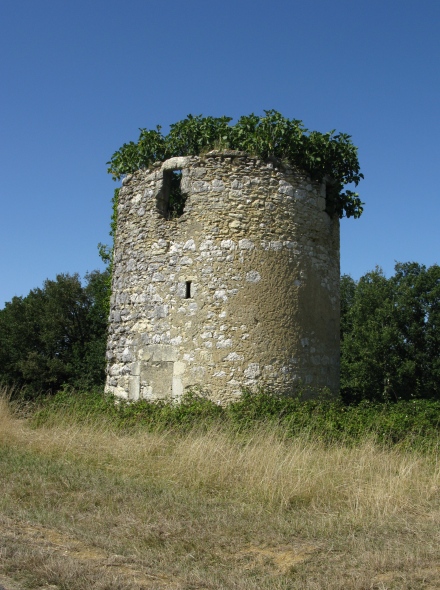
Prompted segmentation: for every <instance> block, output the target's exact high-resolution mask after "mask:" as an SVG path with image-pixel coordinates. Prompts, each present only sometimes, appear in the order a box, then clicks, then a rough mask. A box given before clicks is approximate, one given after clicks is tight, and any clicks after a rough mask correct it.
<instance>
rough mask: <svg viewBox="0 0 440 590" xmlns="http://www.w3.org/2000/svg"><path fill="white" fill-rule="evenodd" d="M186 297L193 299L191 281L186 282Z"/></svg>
mask: <svg viewBox="0 0 440 590" xmlns="http://www.w3.org/2000/svg"><path fill="white" fill-rule="evenodd" d="M185 299H191V281H186V284H185Z"/></svg>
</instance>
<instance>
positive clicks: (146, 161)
mask: <svg viewBox="0 0 440 590" xmlns="http://www.w3.org/2000/svg"><path fill="white" fill-rule="evenodd" d="M264 113H265V115H264V116H263V117H259V116H258V115H254V114H251V115H247V116H243V117H240V118H239V119H238V121H237V123H236V124H235V125H230V124H229V123H230V121H231V120H232V119H231V117H202V115H197V116H193V115H188V117H187V118H186V119H183V120H182V121H179V122H178V123H173V124H172V125H170V132H169V133H168V135H162V133H161V127H160V126H159V125H158V126H157V127H156V129H140V135H139V139H138V141H137V142H136V143H135V142H133V141H131V142H130V143H124V145H123V146H122V147H121V148H120V149H119V150H118V151H116V152H115V153H114V154H113V156H112V157H111V159H110V161H109V162H107V164H108V165H109V167H108V172H109V173H110V174H112V175H113V179H114V180H120V178H121V177H122V176H124V175H125V174H129V173H132V172H135V171H136V170H139V169H142V168H148V167H149V166H151V165H152V164H153V163H154V162H158V161H162V160H166V159H168V158H172V157H174V156H188V155H194V156H197V155H199V154H201V153H204V152H206V151H209V150H210V149H232V150H240V151H244V152H247V153H249V154H251V155H256V156H259V157H261V158H263V159H265V158H276V159H278V160H282V161H287V162H291V163H293V164H296V165H297V166H299V167H300V168H302V169H304V170H306V171H307V172H309V174H310V175H311V177H312V178H313V179H314V180H318V181H319V182H321V181H325V182H326V183H327V212H328V213H330V214H333V213H336V214H337V215H339V217H344V216H346V217H355V218H356V217H360V215H361V214H362V211H363V207H362V206H363V203H362V201H361V200H360V198H359V195H358V194H357V193H355V192H353V191H352V190H349V189H345V190H344V187H345V186H346V185H350V184H353V185H354V186H357V185H358V184H359V182H360V180H361V179H362V178H363V177H364V176H363V174H362V173H361V172H360V166H359V161H358V157H357V147H356V146H355V145H353V143H352V142H351V137H350V135H347V134H346V133H335V131H334V130H333V131H330V132H328V133H320V132H319V131H311V132H309V131H308V129H306V128H305V127H304V126H303V123H302V121H300V120H298V119H287V118H285V117H283V116H282V115H281V114H280V113H278V112H277V111H274V110H270V111H264Z"/></svg>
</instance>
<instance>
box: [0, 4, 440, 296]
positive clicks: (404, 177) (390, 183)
mask: <svg viewBox="0 0 440 590" xmlns="http://www.w3.org/2000/svg"><path fill="white" fill-rule="evenodd" d="M0 24H1V35H0V84H1V86H0V106H1V109H0V138H1V141H0V150H1V152H0V170H1V183H0V203H1V208H0V248H1V254H0V307H2V306H3V304H4V302H5V301H9V300H11V298H12V297H13V296H14V295H26V294H27V293H28V292H29V290H30V289H32V288H35V287H39V286H42V284H43V281H44V280H45V279H46V278H55V276H56V274H57V273H74V272H78V273H79V274H80V275H84V274H85V273H86V272H87V271H88V270H93V269H94V268H102V264H101V263H100V260H99V257H98V254H97V244H98V242H105V243H109V241H110V238H109V236H108V231H109V219H110V200H111V196H112V193H113V189H114V188H115V184H114V183H113V182H112V180H111V178H110V176H109V175H107V173H106V162H107V160H108V159H109V158H110V156H111V155H112V153H113V152H114V151H115V150H117V149H118V148H119V147H120V146H121V145H122V144H123V143H124V142H126V141H130V140H132V139H133V140H134V139H137V136H138V128H139V127H149V128H152V127H155V126H156V125H157V124H160V125H162V126H163V127H164V131H165V132H166V131H167V126H168V125H169V124H170V123H173V122H176V121H179V120H180V119H182V118H184V117H185V116H186V115H187V114H188V113H192V114H204V115H213V116H220V115H223V114H225V115H229V116H231V117H234V118H235V119H236V118H237V117H239V116H240V115H243V114H249V113H251V112H256V113H258V114H261V113H262V112H263V109H276V110H279V111H280V112H281V113H282V114H283V115H284V116H286V117H289V118H298V119H302V120H303V121H304V124H305V125H306V127H308V128H309V129H317V130H319V131H328V130H331V129H337V130H338V131H343V132H346V133H349V134H350V135H352V138H353V142H354V143H355V145H357V146H359V159H360V162H361V168H362V171H363V172H364V174H365V180H364V181H363V182H362V183H361V184H360V185H359V187H358V188H359V192H360V194H361V197H362V199H363V201H365V212H364V215H363V216H362V218H361V219H359V220H353V219H348V220H347V219H345V220H343V221H342V223H341V271H342V272H343V273H348V274H351V275H352V276H353V277H354V278H356V279H357V278H359V276H361V275H363V274H364V273H366V272H367V271H369V270H371V269H373V268H374V267H375V266H376V265H380V266H381V267H382V268H383V269H384V271H385V273H386V274H387V276H389V275H390V274H392V272H393V268H394V263H395V261H399V262H406V261H416V262H420V263H422V264H425V265H427V266H430V265H432V264H434V263H438V262H439V254H438V253H439V246H440V231H439V220H440V200H439V196H440V195H439V192H440V188H439V186H440V184H439V170H440V166H439V163H440V117H439V111H440V34H439V25H440V2H438V0H437V1H435V0H417V1H416V0H406V1H403V2H397V1H395V0H394V1H391V0H355V1H353V0H332V1H331V2H330V1H329V0H307V2H306V1H302V2H298V1H295V0H272V1H271V2H262V1H259V0H234V1H231V0H223V1H222V2H210V1H209V0H208V1H207V0H186V1H185V2H182V1H181V0H180V1H177V0H168V1H167V2H164V1H159V0H155V1H153V0H124V1H121V0H105V1H104V0H87V1H85V0H75V1H74V0H64V1H62V2H57V1H55V0H40V1H39V2H37V1H36V0H0Z"/></svg>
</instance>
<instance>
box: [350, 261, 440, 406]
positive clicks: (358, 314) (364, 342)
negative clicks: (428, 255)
mask: <svg viewBox="0 0 440 590" xmlns="http://www.w3.org/2000/svg"><path fill="white" fill-rule="evenodd" d="M439 326H440V267H439V266H438V265H434V266H431V267H430V268H426V267H425V266H423V265H420V264H417V263H415V262H408V263H404V264H402V263H399V264H397V265H396V266H395V274H394V276H392V277H390V278H389V279H387V278H386V277H385V276H384V274H383V272H382V271H381V270H380V269H379V268H376V270H374V271H372V272H369V273H367V274H366V275H365V276H363V277H361V278H360V280H359V281H358V282H357V283H356V282H355V281H353V279H351V278H350V277H348V276H343V277H342V279H341V391H342V395H343V397H344V399H345V400H346V401H360V400H362V399H368V400H377V401H397V400H401V399H414V398H436V399H439V398H440V330H439Z"/></svg>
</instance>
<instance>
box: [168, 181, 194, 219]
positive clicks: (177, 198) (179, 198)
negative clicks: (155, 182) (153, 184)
mask: <svg viewBox="0 0 440 590" xmlns="http://www.w3.org/2000/svg"><path fill="white" fill-rule="evenodd" d="M181 182H182V170H165V171H164V173H163V193H164V194H163V197H162V199H163V208H164V211H163V213H164V216H165V217H166V218H167V219H176V217H180V216H181V215H183V213H184V210H185V201H186V199H187V196H188V195H187V194H186V193H184V192H182V187H181Z"/></svg>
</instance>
